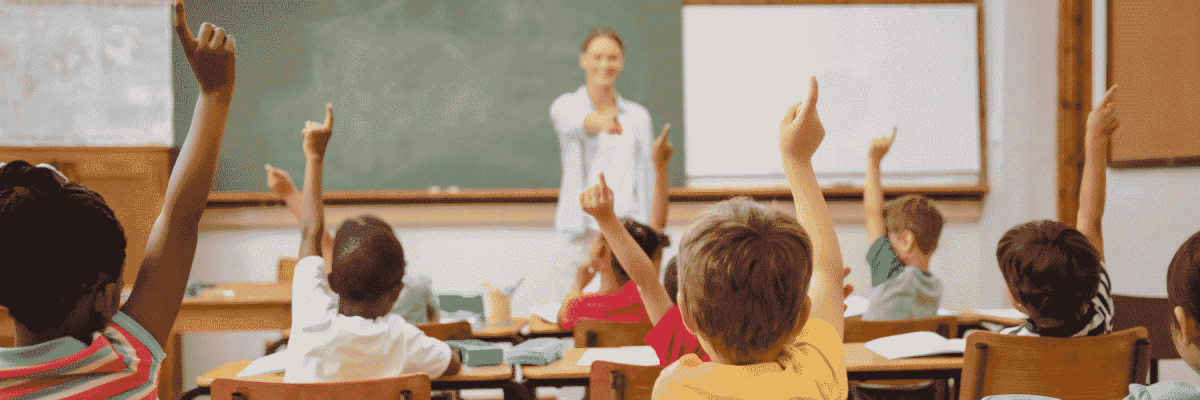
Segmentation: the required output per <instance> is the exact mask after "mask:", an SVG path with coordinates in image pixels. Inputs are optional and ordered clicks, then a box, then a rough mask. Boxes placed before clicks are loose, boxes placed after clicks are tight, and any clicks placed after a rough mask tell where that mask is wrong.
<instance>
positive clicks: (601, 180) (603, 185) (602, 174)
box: [600, 172, 608, 187]
mask: <svg viewBox="0 0 1200 400" xmlns="http://www.w3.org/2000/svg"><path fill="white" fill-rule="evenodd" d="M600 187H608V182H605V181H604V173H603V172H601V173H600Z"/></svg>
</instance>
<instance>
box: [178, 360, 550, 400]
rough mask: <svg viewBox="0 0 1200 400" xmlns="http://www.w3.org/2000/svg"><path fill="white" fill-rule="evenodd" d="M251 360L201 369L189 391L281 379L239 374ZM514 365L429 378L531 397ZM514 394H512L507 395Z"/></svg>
mask: <svg viewBox="0 0 1200 400" xmlns="http://www.w3.org/2000/svg"><path fill="white" fill-rule="evenodd" d="M250 362H251V361H250V360H245V361H233V362H230V363H226V364H225V365H222V366H220V367H217V369H214V370H212V371H209V372H206V373H204V375H200V376H198V377H196V385H197V386H198V388H197V389H196V390H195V391H194V392H190V393H189V394H192V395H197V396H202V395H208V394H209V393H210V391H209V390H210V388H211V387H212V383H213V381H214V380H216V379H217V378H230V379H239V380H246V381H256V382H283V373H277V374H267V375H255V376H246V377H240V378H239V377H238V376H237V374H238V372H241V371H242V370H243V369H246V366H247V365H250ZM512 378H513V367H512V366H510V365H507V364H506V365H497V366H490V367H474V368H469V369H468V368H466V367H464V368H463V369H462V371H459V373H458V374H457V375H454V376H444V377H440V378H437V379H434V380H433V381H432V386H433V390H459V389H503V390H504V398H506V399H509V398H522V399H529V398H532V394H531V392H526V391H525V388H524V387H523V386H521V385H519V384H517V383H516V382H513V380H512ZM510 395H511V396H515V397H510Z"/></svg>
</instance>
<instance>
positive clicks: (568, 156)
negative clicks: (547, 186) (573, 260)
mask: <svg viewBox="0 0 1200 400" xmlns="http://www.w3.org/2000/svg"><path fill="white" fill-rule="evenodd" d="M616 100H617V110H618V114H617V120H618V121H620V123H621V129H622V133H621V134H620V135H610V134H608V133H599V134H597V133H589V132H587V130H585V129H584V127H583V120H584V119H585V118H587V115H588V114H591V113H593V112H595V111H596V107H595V106H594V105H593V104H592V100H591V98H590V97H588V91H587V86H586V85H585V86H580V87H579V89H578V90H576V91H574V92H570V93H565V94H563V95H561V96H558V98H557V99H555V100H554V103H553V104H551V105H550V120H551V121H552V122H554V129H555V130H556V131H558V141H559V145H560V147H561V148H562V168H563V174H562V184H561V185H560V186H559V189H558V190H559V192H558V193H559V194H558V209H557V211H556V212H555V215H554V227H555V230H556V231H557V232H559V233H560V234H565V235H567V236H568V237H570V238H576V237H578V236H581V235H585V234H586V233H587V231H588V230H589V229H590V230H593V231H599V230H600V228H599V227H598V226H597V225H596V221H595V220H594V219H592V217H591V216H589V215H587V214H586V213H584V212H583V210H582V209H581V208H580V207H579V193H580V192H582V191H584V189H587V188H588V187H590V186H592V185H595V184H596V183H598V182H599V181H600V180H599V175H600V172H604V180H605V182H607V183H608V186H609V187H610V188H612V190H613V211H614V212H615V213H616V214H617V216H619V217H627V218H632V219H633V220H635V221H638V222H642V223H646V222H649V219H650V207H651V200H652V199H651V197H652V196H653V193H652V192H653V190H654V168H653V165H652V163H653V162H652V161H651V159H650V157H651V155H650V152H651V146H652V142H653V141H654V138H653V132H651V121H650V112H649V111H647V110H646V108H645V107H642V106H641V105H640V104H638V103H634V102H632V101H628V100H625V99H623V98H621V96H620V95H619V94H618V95H616Z"/></svg>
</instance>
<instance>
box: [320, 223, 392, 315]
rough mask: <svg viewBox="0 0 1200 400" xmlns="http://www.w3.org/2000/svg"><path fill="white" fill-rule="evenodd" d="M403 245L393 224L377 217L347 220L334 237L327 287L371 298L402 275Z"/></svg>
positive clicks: (356, 297) (345, 294)
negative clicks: (390, 224) (330, 270)
mask: <svg viewBox="0 0 1200 400" xmlns="http://www.w3.org/2000/svg"><path fill="white" fill-rule="evenodd" d="M404 267H405V263H404V248H403V247H401V246H400V239H397V238H396V233H395V231H393V230H392V227H391V226H389V225H388V224H387V222H383V220H381V219H379V218H378V217H374V216H371V215H360V216H358V217H354V218H351V219H348V220H346V221H345V222H343V223H342V225H341V226H339V227H338V230H337V234H336V235H334V237H333V265H332V270H333V272H331V273H330V274H329V288H330V289H332V290H333V292H334V293H337V294H338V296H341V297H343V298H346V299H348V300H353V301H373V300H376V299H379V298H380V297H383V295H385V294H387V292H388V291H390V290H392V289H394V288H396V286H397V285H400V283H401V281H402V280H403V279H404Z"/></svg>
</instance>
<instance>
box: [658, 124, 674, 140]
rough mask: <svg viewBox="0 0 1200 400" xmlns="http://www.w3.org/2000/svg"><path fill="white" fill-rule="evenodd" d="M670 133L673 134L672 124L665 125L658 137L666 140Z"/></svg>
mask: <svg viewBox="0 0 1200 400" xmlns="http://www.w3.org/2000/svg"><path fill="white" fill-rule="evenodd" d="M669 134H671V124H666V125H663V130H662V134H661V135H659V136H658V137H659V138H660V139H663V140H666V137H667V135H669Z"/></svg>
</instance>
